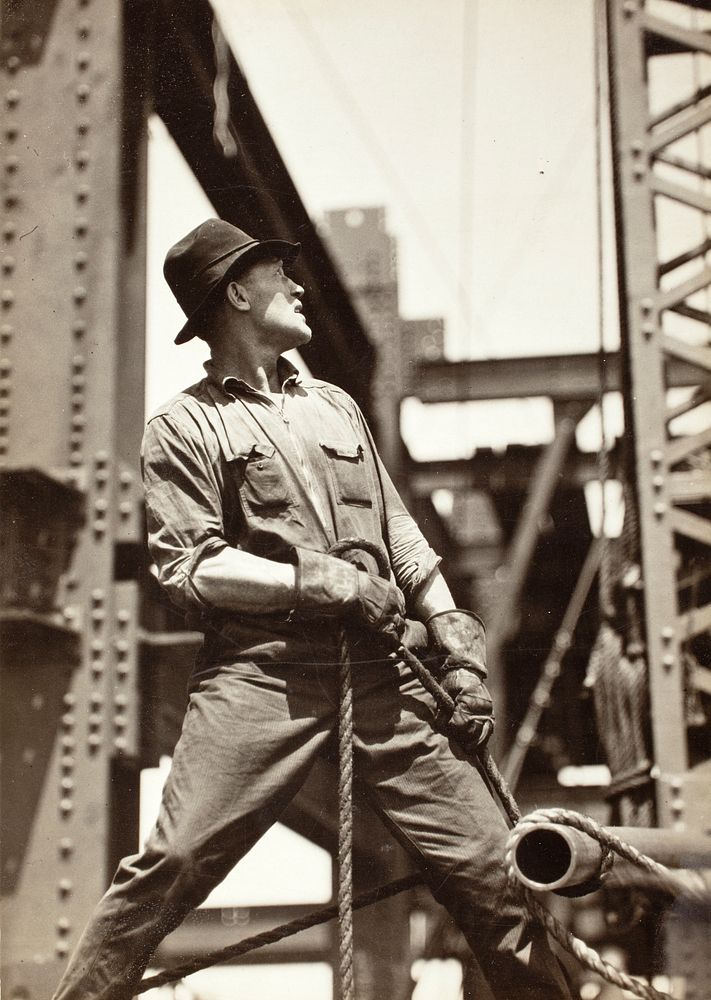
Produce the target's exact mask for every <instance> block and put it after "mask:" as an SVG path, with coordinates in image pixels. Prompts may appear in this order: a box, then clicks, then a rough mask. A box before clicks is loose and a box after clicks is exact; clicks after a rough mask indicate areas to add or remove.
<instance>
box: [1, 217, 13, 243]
mask: <svg viewBox="0 0 711 1000" xmlns="http://www.w3.org/2000/svg"><path fill="white" fill-rule="evenodd" d="M16 232H17V230H16V228H15V224H14V223H13V222H6V223H5V225H4V226H3V227H2V235H3V238H4V240H5V242H6V243H10V242H11V241H12V240H14V238H15V233H16Z"/></svg>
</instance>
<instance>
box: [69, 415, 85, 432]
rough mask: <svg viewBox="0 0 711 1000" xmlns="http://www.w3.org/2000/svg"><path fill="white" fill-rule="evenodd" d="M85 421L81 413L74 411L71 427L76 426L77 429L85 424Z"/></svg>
mask: <svg viewBox="0 0 711 1000" xmlns="http://www.w3.org/2000/svg"><path fill="white" fill-rule="evenodd" d="M85 423H86V420H85V419H84V417H83V415H82V414H81V413H75V414H74V415H73V417H72V427H76V428H77V429H79V428H82V427H83V426H84V425H85Z"/></svg>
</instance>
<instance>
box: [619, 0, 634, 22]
mask: <svg viewBox="0 0 711 1000" xmlns="http://www.w3.org/2000/svg"><path fill="white" fill-rule="evenodd" d="M622 10H623V12H624V15H625V17H628V18H629V17H633V16H634V15H635V14H636V13H637V0H625V2H624V3H623V5H622Z"/></svg>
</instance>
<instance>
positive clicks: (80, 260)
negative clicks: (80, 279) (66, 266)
mask: <svg viewBox="0 0 711 1000" xmlns="http://www.w3.org/2000/svg"><path fill="white" fill-rule="evenodd" d="M88 259H89V258H88V257H87V255H86V254H85V253H84V251H83V250H80V251H79V253H77V254H75V255H74V267H75V268H76V269H77V271H82V270H83V269H84V268H85V267H86V264H87V261H88Z"/></svg>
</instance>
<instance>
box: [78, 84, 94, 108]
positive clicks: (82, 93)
mask: <svg viewBox="0 0 711 1000" xmlns="http://www.w3.org/2000/svg"><path fill="white" fill-rule="evenodd" d="M76 94H77V100H78V101H79V103H80V104H86V102H87V101H88V100H89V95H90V94H91V87H90V86H89V85H88V84H87V83H80V84H79V86H78V87H77V90H76Z"/></svg>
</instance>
